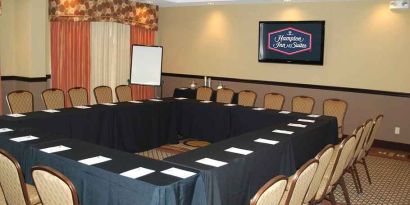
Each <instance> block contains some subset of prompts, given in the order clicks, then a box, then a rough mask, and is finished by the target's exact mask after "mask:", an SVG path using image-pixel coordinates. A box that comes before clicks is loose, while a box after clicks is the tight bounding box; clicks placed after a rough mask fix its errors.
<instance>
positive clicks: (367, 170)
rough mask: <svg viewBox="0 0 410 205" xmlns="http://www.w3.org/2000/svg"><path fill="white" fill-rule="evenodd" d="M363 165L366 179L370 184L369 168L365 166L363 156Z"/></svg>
mask: <svg viewBox="0 0 410 205" xmlns="http://www.w3.org/2000/svg"><path fill="white" fill-rule="evenodd" d="M363 165H364V169H365V170H366V175H367V180H369V184H372V180H371V179H370V174H369V169H368V168H367V163H366V159H365V158H363Z"/></svg>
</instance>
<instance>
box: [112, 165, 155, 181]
mask: <svg viewBox="0 0 410 205" xmlns="http://www.w3.org/2000/svg"><path fill="white" fill-rule="evenodd" d="M154 172H155V170H152V169H147V168H144V167H138V168H135V169H131V170H129V171H126V172H123V173H121V174H120V175H122V176H125V177H129V178H132V179H136V178H139V177H142V176H145V175H148V174H151V173H154Z"/></svg>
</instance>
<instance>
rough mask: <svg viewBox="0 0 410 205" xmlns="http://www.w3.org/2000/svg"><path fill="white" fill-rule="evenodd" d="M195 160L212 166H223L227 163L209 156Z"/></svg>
mask: <svg viewBox="0 0 410 205" xmlns="http://www.w3.org/2000/svg"><path fill="white" fill-rule="evenodd" d="M196 162H198V163H201V164H205V165H209V166H212V167H221V166H224V165H226V164H228V163H226V162H222V161H218V160H214V159H210V158H203V159H200V160H196Z"/></svg>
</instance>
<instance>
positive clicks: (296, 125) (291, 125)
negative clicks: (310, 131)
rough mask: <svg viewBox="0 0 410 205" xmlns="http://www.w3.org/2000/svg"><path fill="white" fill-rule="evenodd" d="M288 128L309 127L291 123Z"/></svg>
mask: <svg viewBox="0 0 410 205" xmlns="http://www.w3.org/2000/svg"><path fill="white" fill-rule="evenodd" d="M288 126H290V127H301V128H305V127H307V125H303V124H297V123H289V124H288Z"/></svg>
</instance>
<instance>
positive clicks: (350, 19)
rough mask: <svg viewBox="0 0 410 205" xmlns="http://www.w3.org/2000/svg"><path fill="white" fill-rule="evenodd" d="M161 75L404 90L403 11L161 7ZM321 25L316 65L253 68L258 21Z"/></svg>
mask: <svg viewBox="0 0 410 205" xmlns="http://www.w3.org/2000/svg"><path fill="white" fill-rule="evenodd" d="M159 19H160V22H159V28H160V31H159V43H160V45H162V46H164V63H163V71H164V72H170V73H181V74H195V75H210V76H219V77H233V78H240V79H255V80H267V81H279V82H292V83H305V84H316V85H330V86H340V87H352V88H364V89H374V90H384V91H396V92H407V93H409V92H410V83H408V82H409V76H410V57H409V56H410V55H409V51H408V46H409V45H410V38H409V36H410V10H405V11H401V12H393V11H390V10H389V8H388V1H386V0H364V1H352V2H350V1H347V2H346V1H344V2H320V3H289V4H254V5H224V6H198V7H180V8H161V9H160V18H159ZM262 20H264V21H269V20H272V21H281V20H325V21H326V37H325V41H326V42H325V59H324V66H323V67H320V66H319V67H318V66H307V65H289V64H288V65H287V64H271V63H258V59H257V55H258V22H259V21H262Z"/></svg>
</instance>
